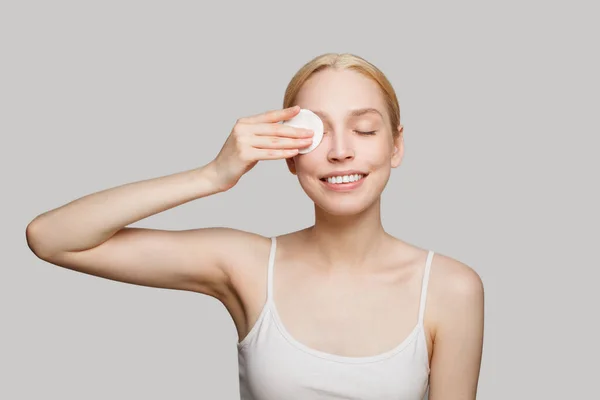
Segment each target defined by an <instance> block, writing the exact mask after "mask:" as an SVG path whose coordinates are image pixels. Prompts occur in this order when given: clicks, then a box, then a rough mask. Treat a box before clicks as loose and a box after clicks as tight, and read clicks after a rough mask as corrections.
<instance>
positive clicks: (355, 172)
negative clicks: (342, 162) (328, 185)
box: [321, 169, 367, 179]
mask: <svg viewBox="0 0 600 400" xmlns="http://www.w3.org/2000/svg"><path fill="white" fill-rule="evenodd" d="M355 174H358V175H367V173H366V172H363V171H358V170H355V169H352V170H347V171H335V172H331V173H329V174H327V175H323V176H322V177H321V179H326V178H330V177H332V176H344V175H355Z"/></svg>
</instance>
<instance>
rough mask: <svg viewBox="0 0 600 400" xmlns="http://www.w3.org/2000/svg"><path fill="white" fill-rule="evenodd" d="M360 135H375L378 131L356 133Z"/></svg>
mask: <svg viewBox="0 0 600 400" xmlns="http://www.w3.org/2000/svg"><path fill="white" fill-rule="evenodd" d="M354 132H356V133H358V134H360V135H374V134H375V132H377V131H354Z"/></svg>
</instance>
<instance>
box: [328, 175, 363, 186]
mask: <svg viewBox="0 0 600 400" xmlns="http://www.w3.org/2000/svg"><path fill="white" fill-rule="evenodd" d="M367 175H368V174H349V175H337V176H329V177H326V178H321V179H320V180H321V181H322V182H327V183H330V184H333V185H340V184H344V183H354V182H358V181H361V180H363V179H364V178H365V177H367Z"/></svg>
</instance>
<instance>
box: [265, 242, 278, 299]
mask: <svg viewBox="0 0 600 400" xmlns="http://www.w3.org/2000/svg"><path fill="white" fill-rule="evenodd" d="M276 249H277V239H276V237H275V236H273V237H272V238H271V250H270V252H269V266H268V269H267V300H271V299H272V296H273V268H274V264H275V251H276Z"/></svg>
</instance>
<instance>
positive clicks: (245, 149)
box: [212, 106, 313, 190]
mask: <svg viewBox="0 0 600 400" xmlns="http://www.w3.org/2000/svg"><path fill="white" fill-rule="evenodd" d="M299 112H300V107H298V106H294V107H291V108H286V109H283V110H273V111H268V112H266V113H262V114H258V115H254V116H251V117H244V118H240V119H238V120H237V122H236V124H235V125H234V127H233V129H232V131H231V134H230V135H229V137H228V138H227V140H226V141H225V144H224V145H223V148H222V149H221V151H220V152H219V154H218V155H217V157H216V158H215V159H214V160H213V161H212V164H213V166H214V168H215V170H216V176H217V179H218V186H219V187H220V188H221V189H222V190H228V189H230V188H231V187H233V186H234V185H235V184H236V183H237V182H238V181H239V180H240V178H241V177H242V175H244V174H245V173H246V172H248V171H250V170H251V169H252V168H253V167H254V166H255V165H256V164H257V163H258V161H260V160H278V159H285V158H290V157H293V156H295V155H296V154H298V149H301V148H304V147H307V146H310V144H311V143H312V136H313V132H312V131H311V130H308V129H302V128H294V127H291V126H288V125H283V124H280V123H279V122H281V121H286V120H288V119H291V118H292V117H294V116H296V115H297V114H298V113H299Z"/></svg>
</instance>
